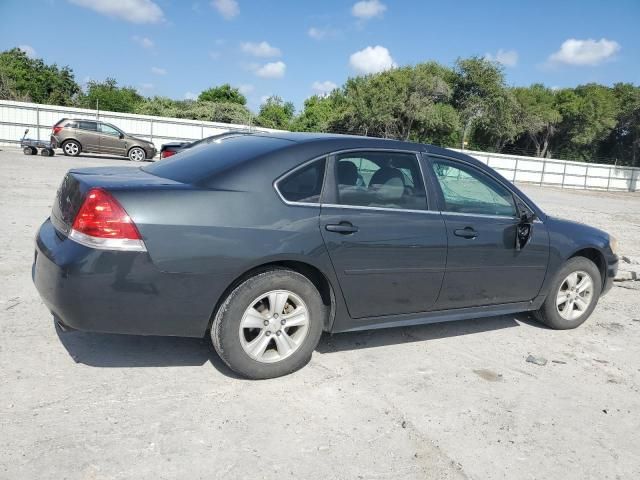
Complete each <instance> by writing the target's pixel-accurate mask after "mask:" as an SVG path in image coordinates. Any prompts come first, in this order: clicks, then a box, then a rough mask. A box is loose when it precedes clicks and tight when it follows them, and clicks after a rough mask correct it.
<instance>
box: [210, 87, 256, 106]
mask: <svg viewBox="0 0 640 480" xmlns="http://www.w3.org/2000/svg"><path fill="white" fill-rule="evenodd" d="M198 100H200V101H203V102H226V103H237V104H239V105H246V104H247V98H246V97H245V96H244V95H243V94H242V93H240V90H239V89H237V88H234V87H232V86H231V85H229V84H228V83H225V84H224V85H220V86H219V87H211V88H209V89H208V90H205V91H203V92H202V93H201V94H200V96H198Z"/></svg>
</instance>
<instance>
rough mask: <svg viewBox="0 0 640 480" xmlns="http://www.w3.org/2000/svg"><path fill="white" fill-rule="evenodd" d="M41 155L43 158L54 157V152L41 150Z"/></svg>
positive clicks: (45, 149)
mask: <svg viewBox="0 0 640 480" xmlns="http://www.w3.org/2000/svg"><path fill="white" fill-rule="evenodd" d="M40 155H42V156H43V157H51V156H53V150H50V149H48V148H43V149H42V150H40Z"/></svg>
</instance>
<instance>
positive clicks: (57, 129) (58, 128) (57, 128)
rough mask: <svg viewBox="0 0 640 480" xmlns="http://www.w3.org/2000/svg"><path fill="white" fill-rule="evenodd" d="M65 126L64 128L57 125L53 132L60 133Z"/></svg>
mask: <svg viewBox="0 0 640 480" xmlns="http://www.w3.org/2000/svg"><path fill="white" fill-rule="evenodd" d="M63 128H64V127H63V126H58V125H55V126H54V127H53V134H54V135H57V134H58V133H60V131H61V130H62V129H63Z"/></svg>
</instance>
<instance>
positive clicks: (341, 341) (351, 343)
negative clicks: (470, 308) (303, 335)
mask: <svg viewBox="0 0 640 480" xmlns="http://www.w3.org/2000/svg"><path fill="white" fill-rule="evenodd" d="M522 323H524V324H526V325H531V326H535V327H538V328H546V327H545V326H544V325H542V324H541V323H538V322H536V321H535V320H533V319H532V318H531V316H530V315H529V314H528V313H526V312H523V313H518V314H513V315H502V316H498V317H486V318H478V319H472V320H460V321H451V322H440V323H430V324H426V325H415V326H411V327H392V328H385V329H378V330H364V331H357V332H345V333H337V334H324V335H323V337H322V340H321V341H320V343H319V345H318V347H317V348H316V351H317V352H319V353H323V354H324V353H334V352H342V351H346V350H359V349H362V348H375V347H382V346H386V345H397V344H402V343H410V342H427V341H429V340H438V339H441V338H450V337H459V336H461V335H472V334H475V333H482V332H489V331H492V330H501V329H504V328H513V327H518V326H520V324H522Z"/></svg>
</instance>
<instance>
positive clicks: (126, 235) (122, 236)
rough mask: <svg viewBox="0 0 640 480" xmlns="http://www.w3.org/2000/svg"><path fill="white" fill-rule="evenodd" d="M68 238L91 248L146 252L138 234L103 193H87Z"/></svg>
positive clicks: (127, 217)
mask: <svg viewBox="0 0 640 480" xmlns="http://www.w3.org/2000/svg"><path fill="white" fill-rule="evenodd" d="M69 237H70V238H72V239H73V240H75V241H77V242H78V243H81V244H83V245H86V246H88V247H92V248H100V249H105V250H134V251H146V247H145V245H144V242H143V241H142V237H141V236H140V232H139V231H138V228H137V227H136V225H135V223H133V221H132V220H131V217H129V215H128V214H127V212H126V211H125V210H124V208H122V205H120V203H118V201H117V200H116V199H115V198H114V197H113V196H112V195H111V194H110V193H109V192H107V191H106V190H102V189H101V188H92V189H91V190H89V192H88V193H87V195H86V197H85V199H84V202H83V203H82V206H81V207H80V210H79V211H78V213H77V215H76V218H75V219H74V221H73V226H72V227H71V233H70V234H69Z"/></svg>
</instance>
